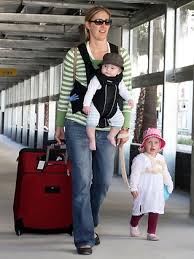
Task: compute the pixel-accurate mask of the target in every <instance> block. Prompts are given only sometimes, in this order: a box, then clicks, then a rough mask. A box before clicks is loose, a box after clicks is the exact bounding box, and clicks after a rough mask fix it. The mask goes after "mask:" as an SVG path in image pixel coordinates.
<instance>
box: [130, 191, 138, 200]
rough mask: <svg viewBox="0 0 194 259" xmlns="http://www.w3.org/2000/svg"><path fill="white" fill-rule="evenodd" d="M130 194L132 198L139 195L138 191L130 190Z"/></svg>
mask: <svg viewBox="0 0 194 259" xmlns="http://www.w3.org/2000/svg"><path fill="white" fill-rule="evenodd" d="M131 195H132V196H133V199H136V198H137V196H138V195H139V193H138V191H134V192H131Z"/></svg>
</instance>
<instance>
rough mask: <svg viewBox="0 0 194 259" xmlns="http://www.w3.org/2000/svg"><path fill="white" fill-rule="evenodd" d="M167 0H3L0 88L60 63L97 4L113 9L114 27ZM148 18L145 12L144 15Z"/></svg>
mask: <svg viewBox="0 0 194 259" xmlns="http://www.w3.org/2000/svg"><path fill="white" fill-rule="evenodd" d="M167 2H168V0H120V1H119V0H118V1H115V0H105V1H103V0H101V1H85V0H74V1H72V0H69V1H63V0H56V1H55V0H39V1H36V0H23V1H22V0H13V1H12V0H1V1H0V90H2V89H6V88H8V87H10V86H12V85H14V84H16V83H18V82H19V81H23V80H24V79H27V78H30V77H31V75H35V74H37V73H39V71H44V70H46V69H48V68H49V67H50V66H51V65H57V64H60V63H61V62H62V60H63V58H64V56H65V53H66V52H67V50H68V49H69V48H70V47H73V46H75V45H77V44H78V43H79V42H80V41H81V33H80V25H81V24H84V14H85V12H86V11H87V9H89V8H91V7H92V6H94V5H103V6H105V7H107V8H109V9H110V10H111V13H112V18H113V26H128V25H129V23H131V22H134V21H135V20H137V19H138V17H142V14H146V12H147V11H148V10H149V13H150V10H152V9H153V8H157V9H161V7H164V6H165V5H166V4H167ZM144 17H145V15H144Z"/></svg>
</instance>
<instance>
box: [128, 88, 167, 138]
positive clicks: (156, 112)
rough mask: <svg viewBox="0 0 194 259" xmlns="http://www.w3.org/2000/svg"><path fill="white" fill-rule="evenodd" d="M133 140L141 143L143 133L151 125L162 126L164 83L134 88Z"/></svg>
mask: <svg viewBox="0 0 194 259" xmlns="http://www.w3.org/2000/svg"><path fill="white" fill-rule="evenodd" d="M132 91H133V96H134V102H135V104H136V105H135V108H134V109H133V110H132V115H131V118H132V123H131V129H132V130H131V133H132V142H134V143H141V142H142V133H143V131H144V130H145V129H147V128H149V127H157V128H159V129H161V128H162V111H163V108H162V105H163V85H157V86H150V87H145V88H137V89H133V90H132Z"/></svg>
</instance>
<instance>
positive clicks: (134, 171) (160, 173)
mask: <svg viewBox="0 0 194 259" xmlns="http://www.w3.org/2000/svg"><path fill="white" fill-rule="evenodd" d="M164 184H165V185H167V188H168V191H169V193H171V192H172V190H173V182H172V178H171V176H170V173H169V171H168V168H167V165H166V162H165V160H164V157H163V155H161V154H157V155H156V157H155V158H153V157H151V156H149V155H148V154H147V153H141V154H139V155H137V156H136V157H135V158H134V159H133V163H132V167H131V175H130V189H131V191H138V192H139V195H138V197H137V198H136V199H134V204H133V209H132V215H141V214H144V213H149V212H153V213H159V214H163V213H164V205H165V201H164Z"/></svg>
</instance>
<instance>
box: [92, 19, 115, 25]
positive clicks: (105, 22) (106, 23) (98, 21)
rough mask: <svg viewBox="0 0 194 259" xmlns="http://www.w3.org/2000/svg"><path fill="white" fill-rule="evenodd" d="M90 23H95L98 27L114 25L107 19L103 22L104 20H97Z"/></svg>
mask: <svg viewBox="0 0 194 259" xmlns="http://www.w3.org/2000/svg"><path fill="white" fill-rule="evenodd" d="M89 22H93V23H95V24H96V25H103V23H104V24H105V25H111V24H112V20H111V19H106V20H102V19H96V20H94V21H92V20H90V21H89Z"/></svg>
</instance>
